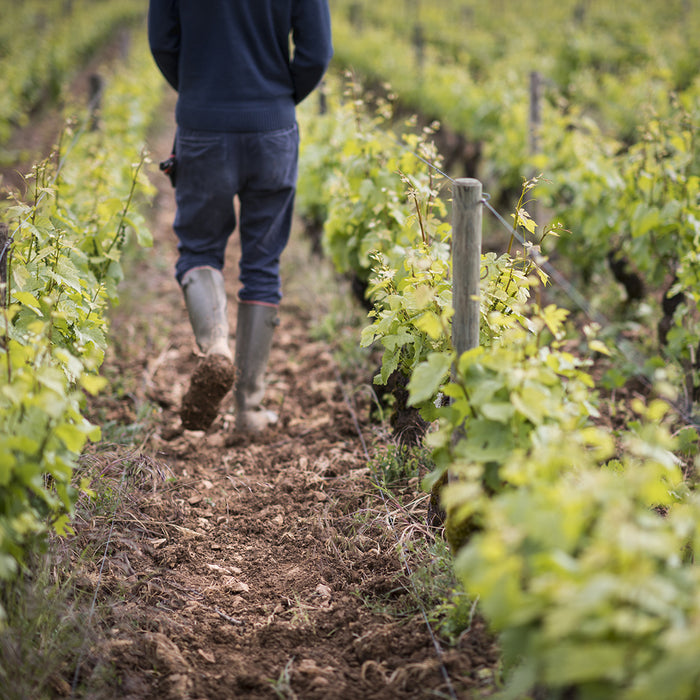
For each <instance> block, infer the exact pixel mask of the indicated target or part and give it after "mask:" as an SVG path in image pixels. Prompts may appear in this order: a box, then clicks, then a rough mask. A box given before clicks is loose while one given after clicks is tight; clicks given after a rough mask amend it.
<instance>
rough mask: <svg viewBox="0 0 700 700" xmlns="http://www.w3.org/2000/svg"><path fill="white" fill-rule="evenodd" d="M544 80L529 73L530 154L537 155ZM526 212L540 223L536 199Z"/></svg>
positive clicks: (540, 76) (539, 146)
mask: <svg viewBox="0 0 700 700" xmlns="http://www.w3.org/2000/svg"><path fill="white" fill-rule="evenodd" d="M543 85H544V81H543V79H542V74H541V73H539V72H538V71H534V70H533V71H532V72H531V73H530V118H529V131H530V134H529V141H530V155H532V156H537V155H538V154H539V153H540V152H541V151H542V147H541V144H540V133H541V131H542V87H543ZM535 175H537V173H532V174H531V177H534V176H535ZM527 209H528V213H529V214H530V216H531V217H532V218H533V219H534V220H535V222H536V223H537V224H538V225H541V221H540V219H541V218H542V217H541V214H542V212H541V207H540V206H539V205H538V203H537V200H535V201H534V202H531V203H530V205H529V206H528V207H527Z"/></svg>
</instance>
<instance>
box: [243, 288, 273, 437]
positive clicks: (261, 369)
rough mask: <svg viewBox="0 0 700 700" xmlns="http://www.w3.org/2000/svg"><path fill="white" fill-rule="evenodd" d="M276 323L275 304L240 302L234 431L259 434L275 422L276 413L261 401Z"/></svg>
mask: <svg viewBox="0 0 700 700" xmlns="http://www.w3.org/2000/svg"><path fill="white" fill-rule="evenodd" d="M278 324H279V320H278V318H277V307H276V306H271V305H269V304H256V303H250V302H240V303H239V305H238V325H237V328H236V368H237V370H238V378H237V381H236V388H235V390H234V404H235V405H234V413H235V416H236V430H237V431H240V432H247V433H258V432H260V431H262V430H264V429H265V428H267V427H268V426H269V425H272V424H274V423H276V422H277V414H276V413H275V412H274V411H268V410H266V409H264V408H262V407H261V405H260V404H261V402H262V400H263V396H264V394H265V370H266V369H267V363H268V360H269V358H270V349H271V347H272V336H273V334H274V331H275V328H276V327H277V325H278Z"/></svg>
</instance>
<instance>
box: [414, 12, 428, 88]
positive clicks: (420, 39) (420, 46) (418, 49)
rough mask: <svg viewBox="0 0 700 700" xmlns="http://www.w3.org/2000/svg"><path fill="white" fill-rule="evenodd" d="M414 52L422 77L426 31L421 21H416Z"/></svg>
mask: <svg viewBox="0 0 700 700" xmlns="http://www.w3.org/2000/svg"><path fill="white" fill-rule="evenodd" d="M413 52H414V54H415V57H416V68H417V69H418V73H419V75H420V76H421V77H422V76H423V69H424V67H425V32H424V31H423V25H422V24H420V22H416V24H415V25H414V27H413Z"/></svg>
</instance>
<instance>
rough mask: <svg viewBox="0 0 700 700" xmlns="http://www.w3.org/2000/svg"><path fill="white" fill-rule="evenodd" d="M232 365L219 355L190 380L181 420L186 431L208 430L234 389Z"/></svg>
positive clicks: (206, 360)
mask: <svg viewBox="0 0 700 700" xmlns="http://www.w3.org/2000/svg"><path fill="white" fill-rule="evenodd" d="M234 376H235V370H234V367H233V362H231V360H229V359H228V358H227V357H224V356H223V355H218V354H212V355H207V356H206V357H204V358H203V359H202V360H200V362H199V364H198V365H197V367H196V368H195V370H194V372H193V373H192V376H191V377H190V386H189V388H188V389H187V393H186V394H185V396H184V398H183V399H182V407H181V409H180V418H181V420H182V425H183V427H184V428H186V429H187V430H206V429H207V428H208V427H209V426H210V425H211V424H212V423H213V422H214V419H215V418H216V416H217V415H218V413H219V405H220V404H221V400H222V399H223V398H224V396H226V394H227V393H228V392H229V391H230V389H231V387H232V386H233V380H234Z"/></svg>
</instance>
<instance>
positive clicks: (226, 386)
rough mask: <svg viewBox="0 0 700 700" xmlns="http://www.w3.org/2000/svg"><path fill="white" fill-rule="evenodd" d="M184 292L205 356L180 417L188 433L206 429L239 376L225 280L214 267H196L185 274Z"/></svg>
mask: <svg viewBox="0 0 700 700" xmlns="http://www.w3.org/2000/svg"><path fill="white" fill-rule="evenodd" d="M182 290H183V292H184V295H185V305H186V306H187V312H188V314H189V317H190V324H191V326H192V330H193V331H194V336H195V340H196V341H197V345H198V346H199V349H200V350H201V351H202V352H203V353H204V357H203V358H202V359H201V360H200V361H199V363H198V364H197V367H196V368H195V370H194V372H193V373H192V376H191V377H190V385H189V388H188V389H187V393H186V394H185V396H184V397H183V399H182V407H181V409H180V418H181V419H182V425H183V427H185V428H187V429H188V430H206V429H207V428H208V427H209V426H210V425H211V424H212V423H213V421H214V419H215V418H216V416H217V414H218V413H219V406H220V404H221V401H222V399H223V398H224V396H226V394H227V393H228V392H229V390H230V389H231V387H232V386H233V380H234V374H235V372H234V366H233V358H232V356H231V349H230V347H229V344H228V318H227V315H226V290H225V288H224V278H223V275H222V274H221V271H220V270H216V269H215V268H213V267H195V268H193V269H191V270H189V271H188V272H186V273H185V276H184V277H183V279H182Z"/></svg>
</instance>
